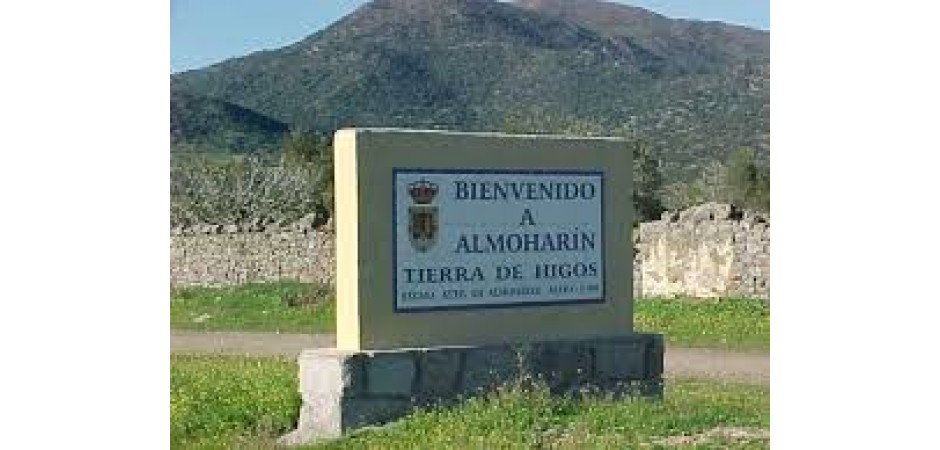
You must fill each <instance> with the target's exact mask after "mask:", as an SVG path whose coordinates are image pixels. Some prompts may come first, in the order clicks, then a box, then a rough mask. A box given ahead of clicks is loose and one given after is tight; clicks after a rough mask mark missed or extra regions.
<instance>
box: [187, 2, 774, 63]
mask: <svg viewBox="0 0 940 450" xmlns="http://www.w3.org/2000/svg"><path fill="white" fill-rule="evenodd" d="M364 3H366V0H270V1H258V0H227V1H220V0H171V1H170V73H176V72H181V71H185V70H190V69H198V68H201V67H205V66H208V65H211V64H215V63H217V62H220V61H223V60H225V59H228V58H232V57H236V56H243V55H246V54H248V53H251V52H255V51H259V50H266V49H274V48H279V47H283V46H285V45H288V44H291V43H294V42H297V41H299V40H301V39H303V38H304V37H307V36H309V35H311V34H313V33H315V32H317V31H318V30H320V29H322V28H324V27H326V26H328V25H330V24H331V23H333V22H335V21H337V20H339V19H340V18H341V17H343V16H345V15H346V14H349V13H350V12H352V11H353V10H355V9H356V8H357V7H359V6H361V5H362V4H364ZM616 3H624V4H629V5H633V6H640V7H643V8H646V9H649V10H652V11H654V12H656V13H659V14H662V15H664V16H667V17H674V18H684V19H699V20H718V21H722V22H728V23H733V24H738V25H744V26H748V27H751V28H758V29H762V30H770V1H769V0H621V1H616Z"/></svg>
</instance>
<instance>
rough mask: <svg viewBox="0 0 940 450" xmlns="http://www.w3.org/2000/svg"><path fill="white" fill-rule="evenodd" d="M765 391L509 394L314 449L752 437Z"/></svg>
mask: <svg viewBox="0 0 940 450" xmlns="http://www.w3.org/2000/svg"><path fill="white" fill-rule="evenodd" d="M769 411H770V393H769V390H768V388H766V387H758V386H743V385H733V384H721V383H713V382H703V381H673V382H668V384H667V387H666V393H665V397H664V400H662V401H655V400H646V399H643V400H612V399H609V398H601V397H596V398H590V399H585V400H572V399H562V398H552V397H550V396H548V394H547V393H546V392H544V391H539V390H537V391H529V392H525V391H512V390H510V391H506V392H500V393H496V394H493V395H490V396H488V397H483V398H476V399H471V400H469V401H467V402H465V403H464V404H463V405H461V406H459V407H455V408H448V409H437V410H427V411H422V412H419V413H417V414H414V415H412V416H410V417H408V418H406V419H403V420H401V421H399V422H397V423H394V424H392V425H390V426H387V427H384V428H378V429H369V430H364V431H360V432H357V433H354V434H352V435H350V436H348V437H346V438H344V439H341V440H338V441H335V442H331V443H326V444H321V445H319V446H312V447H310V448H316V449H323V450H325V449H363V448H375V449H378V448H382V449H410V448H435V449H438V448H442V449H464V448H481V449H483V448H487V449H489V448H499V449H511V448H518V449H531V448H637V447H642V446H650V447H652V446H653V444H655V443H657V442H658V441H662V440H664V439H667V438H670V437H675V436H680V435H695V434H698V433H703V432H707V431H709V430H712V429H714V428H716V427H739V428H744V429H748V430H750V431H751V432H752V433H754V432H760V430H766V429H768V428H769V426H770V414H769ZM707 444H710V445H712V446H714V445H720V446H721V447H722V448H729V447H731V448H734V447H739V446H740V445H735V444H744V445H743V446H747V445H750V446H751V447H752V448H760V447H766V446H768V445H769V443H768V441H767V440H766V439H764V440H760V439H752V440H749V441H746V442H737V443H735V442H729V441H719V440H711V441H709V442H707Z"/></svg>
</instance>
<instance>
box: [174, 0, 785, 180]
mask: <svg viewBox="0 0 940 450" xmlns="http://www.w3.org/2000/svg"><path fill="white" fill-rule="evenodd" d="M572 5H574V6H575V7H572ZM629 17H634V19H629ZM171 87H172V89H173V90H174V91H179V92H186V93H189V94H192V95H198V96H202V97H207V98H214V99H219V100H222V101H225V102H230V103H232V104H235V105H238V106H240V107H244V108H248V109H251V110H254V111H257V112H259V113H261V114H264V115H266V116H269V117H271V118H273V119H276V120H278V121H281V122H284V123H287V124H290V125H292V126H298V127H305V128H314V129H317V130H321V131H324V132H329V131H332V130H333V129H335V128H337V127H340V126H350V125H352V126H397V127H402V126H404V127H414V128H450V129H456V130H468V131H500V130H502V131H514V132H555V133H581V134H612V135H622V136H629V137H634V138H639V139H643V140H645V141H647V142H648V143H649V144H650V145H651V146H652V147H653V148H654V151H655V152H656V153H657V154H658V155H660V156H661V157H662V158H663V160H664V163H665V164H664V170H665V171H667V172H668V174H669V175H670V177H684V176H687V175H688V174H690V173H692V172H694V171H695V170H697V167H699V166H700V165H701V164H702V163H703V162H705V161H708V160H711V159H717V158H721V157H723V156H724V155H726V154H727V153H728V152H730V151H731V150H733V149H735V148H737V147H751V148H755V149H756V150H758V152H759V153H760V154H762V155H764V156H765V157H766V156H767V155H769V33H768V32H764V31H760V30H751V29H748V28H745V27H739V26H734V25H728V24H723V23H717V24H716V23H711V22H698V21H690V20H684V19H670V18H666V17H665V16H661V15H658V14H655V13H652V12H649V11H646V10H644V9H642V8H636V7H626V6H623V5H618V4H613V3H605V2H597V1H594V0H576V1H574V2H561V1H559V0H519V1H516V2H495V1H491V0H445V1H437V2H432V1H429V0H375V1H373V2H370V3H367V4H365V5H363V6H361V7H360V8H358V9H357V10H355V11H354V12H352V13H351V14H349V15H347V16H345V17H343V18H341V19H340V20H338V21H337V22H335V23H333V24H332V25H330V26H328V27H326V28H324V29H322V30H320V31H317V32H316V33H313V34H311V35H310V36H308V37H306V38H304V39H301V40H299V41H297V42H295V43H294V44H290V45H287V46H285V47H282V48H280V49H275V50H266V51H261V52H255V53H252V54H249V55H246V56H244V57H240V58H233V59H230V60H227V61H224V62H221V63H218V64H215V65H212V66H209V67H207V68H204V69H200V70H192V71H187V72H182V73H179V74H175V75H173V76H172V77H171Z"/></svg>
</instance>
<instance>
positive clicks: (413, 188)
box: [408, 180, 437, 205]
mask: <svg viewBox="0 0 940 450" xmlns="http://www.w3.org/2000/svg"><path fill="white" fill-rule="evenodd" d="M408 193H409V194H411V198H412V199H414V201H415V203H417V204H419V205H427V204H429V203H431V201H432V200H434V196H435V195H437V185H436V184H434V183H432V182H430V181H427V180H421V181H415V182H414V183H411V184H409V185H408Z"/></svg>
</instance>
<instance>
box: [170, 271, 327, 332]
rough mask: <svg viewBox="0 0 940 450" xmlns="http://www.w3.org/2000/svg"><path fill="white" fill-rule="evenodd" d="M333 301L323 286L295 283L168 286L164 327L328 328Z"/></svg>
mask: <svg viewBox="0 0 940 450" xmlns="http://www.w3.org/2000/svg"><path fill="white" fill-rule="evenodd" d="M335 305H336V303H335V301H334V300H333V294H332V291H331V290H330V289H329V288H324V287H321V286H318V285H314V284H306V283H297V282H278V283H265V284H248V285H243V286H233V287H224V288H184V289H174V290H173V291H172V292H171V293H170V328H172V329H178V330H199V331H219V330H233V331H271V332H282V333H329V332H332V331H333V330H334V328H335V316H336V308H335Z"/></svg>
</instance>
